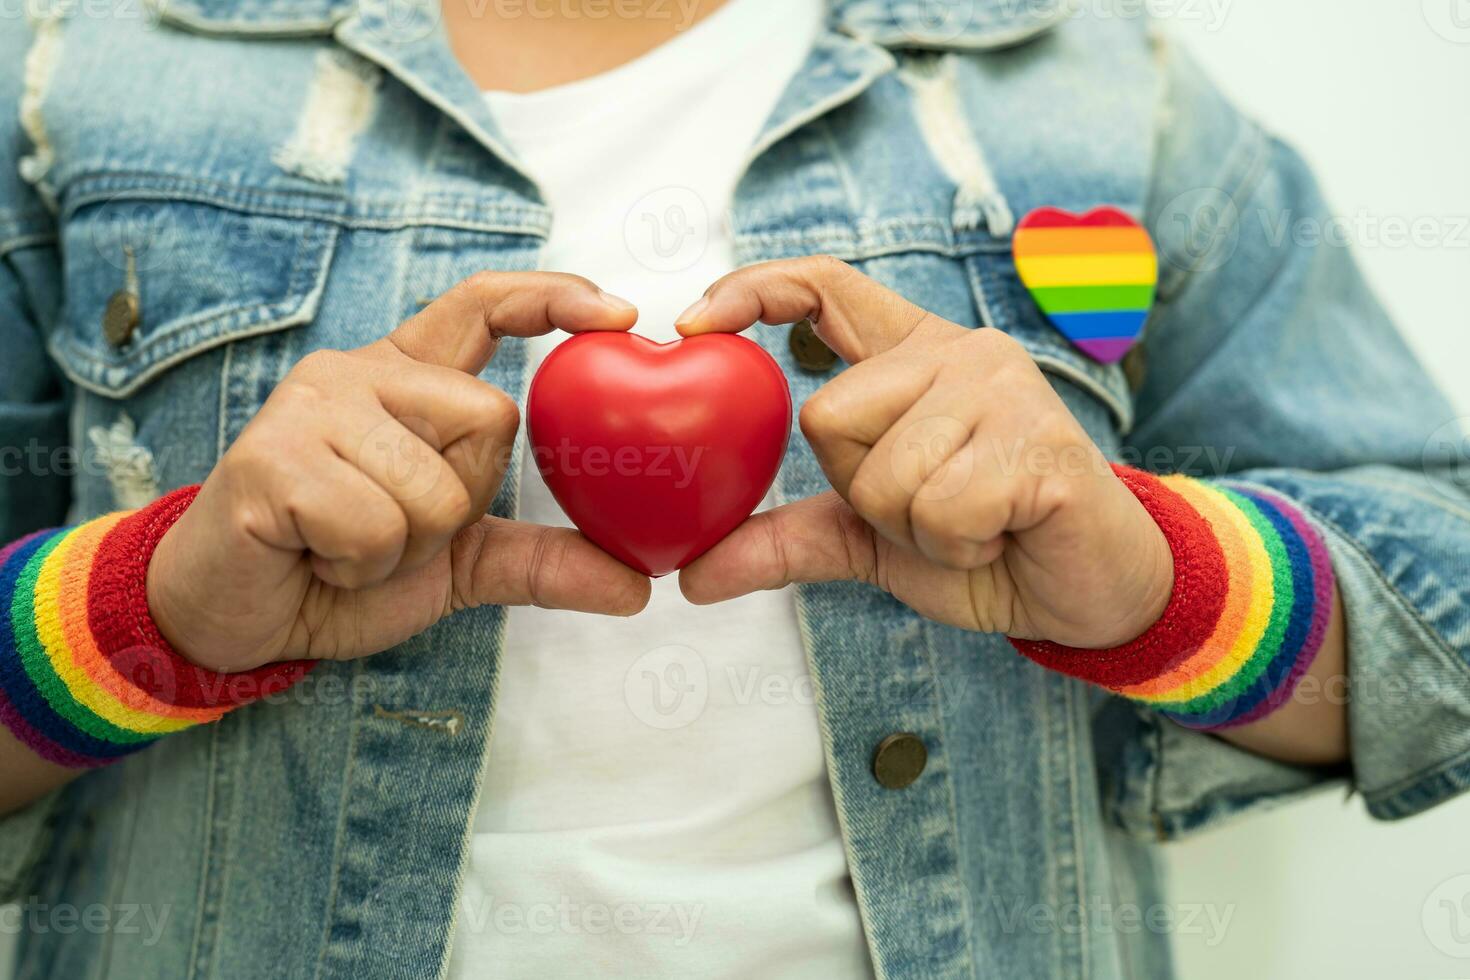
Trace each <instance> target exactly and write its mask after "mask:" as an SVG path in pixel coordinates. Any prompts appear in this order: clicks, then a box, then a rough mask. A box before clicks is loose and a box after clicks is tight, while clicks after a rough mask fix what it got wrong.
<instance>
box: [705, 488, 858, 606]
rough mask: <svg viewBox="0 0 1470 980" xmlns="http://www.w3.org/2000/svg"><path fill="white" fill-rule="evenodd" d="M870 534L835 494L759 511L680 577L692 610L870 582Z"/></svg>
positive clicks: (850, 509)
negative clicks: (824, 585) (800, 586)
mask: <svg viewBox="0 0 1470 980" xmlns="http://www.w3.org/2000/svg"><path fill="white" fill-rule="evenodd" d="M875 546H876V542H875V539H874V536H873V531H872V529H871V528H869V527H868V526H867V525H866V524H864V523H863V521H862V520H861V519H860V518H858V517H857V515H856V514H854V513H853V511H852V508H850V507H849V506H848V505H847V504H846V502H844V501H843V499H842V498H841V497H839V496H838V495H837V494H836V493H824V494H821V495H819V496H816V497H808V498H807V499H805V500H798V501H796V502H794V503H790V504H784V505H782V506H780V507H776V508H773V509H772V510H768V511H762V512H761V513H759V514H756V515H755V516H753V517H751V518H750V519H749V520H747V521H746V522H745V523H743V524H741V525H740V526H739V527H737V528H736V529H735V530H734V531H732V532H730V534H729V536H727V537H726V538H725V539H724V540H723V541H721V542H720V543H719V544H717V545H715V546H714V547H713V548H711V549H710V550H709V551H707V552H705V553H704V554H703V555H701V556H700V557H699V558H698V559H696V560H695V561H693V562H691V563H690V564H689V565H687V566H685V568H684V569H683V570H682V571H681V572H680V573H679V588H680V590H681V591H682V592H683V593H684V597H685V598H686V599H688V600H689V601H690V602H693V603H695V604H696V605H706V604H708V603H712V602H723V601H725V600H727V599H733V598H735V597H736V596H742V595H746V594H748V593H751V592H758V591H761V590H763V589H781V588H785V587H786V586H788V585H790V584H791V583H793V582H833V581H839V580H843V579H858V580H861V581H865V582H871V581H873V580H874V577H875V573H876V568H877V556H876V551H875Z"/></svg>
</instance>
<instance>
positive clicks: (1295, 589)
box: [1012, 467, 1335, 729]
mask: <svg viewBox="0 0 1470 980" xmlns="http://www.w3.org/2000/svg"><path fill="white" fill-rule="evenodd" d="M1114 469H1115V471H1116V472H1117V474H1118V476H1119V478H1120V479H1121V480H1122V481H1123V482H1124V484H1125V485H1127V486H1128V488H1129V489H1130V490H1131V491H1133V493H1134V495H1135V496H1136V497H1137V498H1138V501H1139V502H1140V503H1141V504H1142V505H1143V507H1144V508H1145V509H1146V510H1147V511H1148V513H1149V514H1150V516H1151V517H1152V518H1153V519H1154V522H1155V523H1156V525H1157V526H1158V527H1159V529H1160V531H1161V532H1162V534H1163V536H1164V538H1165V540H1166V541H1167V542H1168V545H1169V549H1170V552H1171V554H1172V558H1173V586H1172V589H1171V592H1170V596H1169V599H1168V601H1167V603H1166V605H1165V608H1164V611H1163V613H1162V615H1160V616H1159V617H1158V619H1157V621H1156V622H1154V623H1153V625H1151V626H1149V627H1148V628H1147V629H1146V630H1145V631H1144V632H1143V634H1142V635H1140V636H1139V637H1138V638H1137V639H1135V640H1133V641H1131V642H1129V643H1125V644H1122V645H1120V646H1115V647H1111V648H1108V649H1098V650H1088V649H1081V648H1076V647H1065V646H1062V645H1060V644H1055V643H1044V642H1031V641H1023V640H1012V643H1013V644H1014V645H1015V646H1016V648H1017V649H1018V650H1019V651H1020V652H1021V653H1023V654H1025V655H1026V656H1027V657H1029V658H1031V659H1033V660H1035V661H1037V662H1038V663H1040V664H1042V665H1043V666H1046V667H1050V668H1052V669H1055V670H1058V671H1060V672H1062V673H1067V674H1070V675H1072V676H1075V677H1079V678H1081V679H1083V680H1087V681H1091V682H1092V683H1095V684H1098V685H1100V686H1102V687H1105V688H1108V689H1109V690H1112V691H1114V692H1115V693H1118V694H1121V695H1123V696H1124V697H1128V698H1131V699H1133V700H1136V701H1139V702H1142V703H1144V704H1147V705H1149V706H1151V707H1153V708H1155V709H1156V710H1158V711H1160V712H1161V713H1163V714H1165V715H1167V716H1169V717H1171V718H1173V719H1175V720H1176V721H1178V722H1179V723H1180V724H1183V725H1186V726H1187V727H1192V728H1205V729H1218V728H1227V727H1233V726H1236V725H1242V724H1246V723H1248V722H1252V721H1255V720H1258V719H1259V718H1262V717H1264V716H1265V715H1266V714H1269V713H1270V712H1272V711H1274V710H1276V708H1278V707H1280V705H1281V704H1283V703H1284V702H1285V701H1286V699H1287V698H1289V697H1290V695H1291V692H1292V691H1293V690H1294V689H1295V687H1296V684H1297V682H1298V681H1299V680H1300V678H1301V677H1302V675H1303V674H1304V673H1305V672H1306V670H1307V669H1308V668H1309V667H1310V665H1311V663H1312V661H1313V659H1314V658H1315V656H1316V654H1317V651H1318V650H1319V649H1320V648H1321V647H1322V643H1323V638H1324V635H1325V632H1326V626H1327V623H1328V621H1329V620H1330V618H1331V614H1332V607H1333V602H1334V598H1333V597H1334V595H1335V587H1334V578H1333V573H1332V566H1331V563H1330V561H1329V560H1328V557H1327V552H1326V547H1325V544H1324V542H1323V539H1322V537H1321V534H1320V533H1319V532H1318V531H1317V530H1316V529H1315V528H1314V527H1313V526H1312V525H1311V523H1310V522H1309V521H1308V520H1307V518H1306V516H1305V515H1304V514H1303V513H1302V512H1301V511H1300V510H1299V509H1298V508H1296V507H1295V505H1293V504H1292V503H1290V502H1289V501H1287V500H1285V499H1284V498H1282V497H1280V496H1279V495H1277V494H1275V493H1274V492H1272V491H1270V490H1268V489H1265V488H1258V487H1246V486H1227V485H1216V484H1212V483H1208V482H1205V481H1198V480H1191V479H1188V478H1186V477H1167V478H1164V479H1160V478H1158V477H1155V476H1152V475H1150V474H1147V473H1142V472H1140V471H1136V470H1129V469H1127V468H1124V467H1115V468H1114Z"/></svg>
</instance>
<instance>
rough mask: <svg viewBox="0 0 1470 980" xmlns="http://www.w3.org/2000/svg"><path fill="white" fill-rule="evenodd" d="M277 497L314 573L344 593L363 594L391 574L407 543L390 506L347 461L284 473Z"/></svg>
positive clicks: (403, 525) (325, 462)
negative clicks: (282, 501)
mask: <svg viewBox="0 0 1470 980" xmlns="http://www.w3.org/2000/svg"><path fill="white" fill-rule="evenodd" d="M282 477H283V482H284V481H289V485H287V486H284V487H282V488H281V489H280V491H279V492H281V493H282V494H283V496H282V497H281V498H280V499H282V500H284V502H285V506H284V510H285V512H286V516H287V517H288V519H289V521H290V523H291V527H292V528H293V529H294V531H295V537H296V538H297V541H296V542H294V546H295V548H297V549H299V550H303V551H307V552H309V553H310V555H311V567H312V571H313V573H315V575H316V576H317V577H318V578H320V579H321V580H322V581H323V582H326V583H327V584H329V585H335V586H338V587H340V588H344V589H361V588H364V587H366V586H369V585H373V584H375V583H378V582H381V581H383V580H384V579H386V578H388V576H390V575H392V574H393V571H394V569H396V568H397V567H398V563H399V559H400V558H401V557H402V555H403V549H404V546H405V544H406V543H407V541H408V523H407V521H405V519H404V515H403V511H402V509H401V508H400V507H399V506H398V504H397V503H395V502H394V500H393V499H392V498H391V497H389V496H388V495H387V494H386V493H384V492H383V489H382V488H381V487H379V486H378V485H377V484H376V483H374V482H373V481H372V480H370V479H368V478H367V476H366V475H365V474H364V473H363V472H362V471H361V470H359V469H358V468H357V467H355V466H352V465H351V464H349V463H347V462H346V461H345V460H342V459H339V458H337V457H335V456H330V457H327V458H325V459H322V460H318V461H313V463H312V465H311V466H306V467H301V468H300V469H299V471H296V472H292V473H289V474H287V473H285V472H284V471H282Z"/></svg>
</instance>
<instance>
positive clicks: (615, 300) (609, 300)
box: [597, 289, 633, 313]
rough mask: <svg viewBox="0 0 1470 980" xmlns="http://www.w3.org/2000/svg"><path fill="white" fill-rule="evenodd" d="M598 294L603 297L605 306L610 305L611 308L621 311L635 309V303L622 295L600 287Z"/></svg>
mask: <svg viewBox="0 0 1470 980" xmlns="http://www.w3.org/2000/svg"><path fill="white" fill-rule="evenodd" d="M597 295H598V296H599V297H600V298H601V299H602V302H603V305H604V306H606V307H608V308H609V309H613V310H617V311H618V312H619V313H625V312H627V311H628V310H631V309H633V304H632V303H630V302H628V301H627V300H625V299H623V297H621V296H614V295H613V294H612V293H609V292H607V291H605V290H602V289H599V290H598V291H597Z"/></svg>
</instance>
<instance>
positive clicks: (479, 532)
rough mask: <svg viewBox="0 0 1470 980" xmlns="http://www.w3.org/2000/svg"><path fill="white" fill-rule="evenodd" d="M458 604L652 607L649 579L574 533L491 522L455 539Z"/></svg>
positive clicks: (610, 611) (623, 610)
mask: <svg viewBox="0 0 1470 980" xmlns="http://www.w3.org/2000/svg"><path fill="white" fill-rule="evenodd" d="M451 568H452V571H453V582H454V595H455V605H456V607H457V608H463V607H466V606H478V605H492V604H493V605H511V606H541V607H542V608H545V609H572V610H576V611H578V612H589V613H603V614H605V615H608V616H631V615H633V614H634V613H636V612H638V611H639V610H641V609H642V608H643V607H644V606H646V605H647V604H648V597H649V595H650V593H651V585H650V583H649V580H648V578H647V576H644V575H640V574H639V573H637V572H635V571H633V569H631V568H629V567H628V566H627V565H624V564H623V563H622V562H620V561H618V560H617V559H616V558H613V557H612V556H611V555H609V554H608V553H607V552H605V551H603V550H602V549H601V548H599V547H597V546H596V545H594V544H593V543H592V542H590V541H588V540H587V539H586V538H584V537H582V535H581V534H579V533H577V532H576V531H573V530H571V529H570V528H560V527H543V526H541V525H538V524H525V523H522V522H520V521H508V520H503V519H501V518H498V517H486V518H484V519H482V520H480V521H478V522H476V523H475V524H472V525H470V526H469V527H467V528H465V529H464V530H463V531H461V532H460V533H459V534H458V535H456V536H455V539H454V544H453V546H452V551H451Z"/></svg>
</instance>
